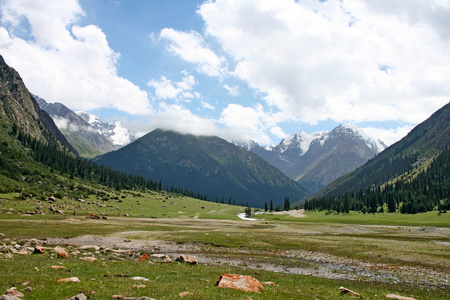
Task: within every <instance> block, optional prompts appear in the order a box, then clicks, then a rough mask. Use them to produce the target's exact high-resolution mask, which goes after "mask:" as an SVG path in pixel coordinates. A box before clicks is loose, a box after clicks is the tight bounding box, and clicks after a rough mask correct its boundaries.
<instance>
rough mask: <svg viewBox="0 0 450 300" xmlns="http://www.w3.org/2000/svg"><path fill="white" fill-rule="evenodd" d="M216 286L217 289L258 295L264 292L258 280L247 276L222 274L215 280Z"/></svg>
mask: <svg viewBox="0 0 450 300" xmlns="http://www.w3.org/2000/svg"><path fill="white" fill-rule="evenodd" d="M216 285H217V286H218V287H219V288H232V289H236V290H241V291H244V292H256V293H259V292H261V291H263V290H264V287H263V286H262V285H261V283H260V282H259V281H258V279H256V278H254V277H252V276H249V275H238V274H226V273H225V274H222V275H220V277H219V280H217V282H216Z"/></svg>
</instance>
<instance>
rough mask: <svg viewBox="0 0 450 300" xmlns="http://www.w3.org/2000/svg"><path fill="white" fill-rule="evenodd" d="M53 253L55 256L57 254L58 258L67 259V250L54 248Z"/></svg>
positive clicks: (58, 247)
mask: <svg viewBox="0 0 450 300" xmlns="http://www.w3.org/2000/svg"><path fill="white" fill-rule="evenodd" d="M53 252H55V253H56V254H58V256H59V257H62V258H68V257H69V254H68V253H67V250H66V249H64V248H63V247H60V246H56V247H55V248H53Z"/></svg>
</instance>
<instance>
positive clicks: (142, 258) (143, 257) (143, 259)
mask: <svg viewBox="0 0 450 300" xmlns="http://www.w3.org/2000/svg"><path fill="white" fill-rule="evenodd" d="M148 259H150V257H149V256H148V254H147V253H145V254H142V255H141V256H139V258H138V260H139V261H146V260H148Z"/></svg>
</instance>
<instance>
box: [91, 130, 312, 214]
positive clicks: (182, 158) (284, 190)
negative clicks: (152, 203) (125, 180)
mask: <svg viewBox="0 0 450 300" xmlns="http://www.w3.org/2000/svg"><path fill="white" fill-rule="evenodd" d="M95 162H96V163H97V164H103V165H105V166H108V167H111V168H113V169H115V170H119V171H122V172H126V173H131V174H136V175H140V176H143V177H146V178H148V179H153V180H159V179H160V180H162V182H163V184H165V185H173V186H174V187H175V188H181V189H182V190H183V192H184V191H185V190H187V191H189V190H192V191H194V192H196V193H202V194H203V195H205V196H207V197H208V199H210V200H212V201H214V200H216V199H220V201H222V199H223V201H225V202H226V203H228V202H231V203H235V204H237V205H241V204H248V205H250V206H253V207H264V204H265V203H268V204H269V203H270V202H271V201H273V205H274V206H276V205H280V206H283V203H284V198H285V197H289V198H290V201H292V202H293V201H298V200H300V199H303V198H305V197H307V196H308V195H309V194H308V193H307V192H306V191H305V190H304V189H303V188H302V187H301V186H300V185H299V184H298V183H296V182H295V181H293V180H292V179H290V178H289V177H287V176H286V175H285V174H283V173H282V172H281V171H279V170H278V169H276V168H275V167H273V166H272V165H270V164H269V163H267V162H266V161H264V160H263V159H261V158H260V157H258V156H257V155H256V154H254V153H252V152H249V151H246V150H244V149H243V148H241V147H238V146H236V145H234V144H232V143H229V142H227V141H225V140H223V139H221V138H218V137H207V136H194V135H189V134H180V133H176V132H173V131H163V130H160V129H157V130H154V131H152V132H150V133H148V134H147V135H145V136H143V137H141V138H140V139H138V140H136V141H134V142H133V143H131V144H129V145H127V146H125V147H122V148H121V149H119V150H117V151H113V152H109V153H106V154H104V155H102V156H100V157H98V158H96V160H95ZM230 199H231V200H230Z"/></svg>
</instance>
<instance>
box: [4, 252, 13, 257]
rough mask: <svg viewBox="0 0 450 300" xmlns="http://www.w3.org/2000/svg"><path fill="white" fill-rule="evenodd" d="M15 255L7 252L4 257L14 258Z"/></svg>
mask: <svg viewBox="0 0 450 300" xmlns="http://www.w3.org/2000/svg"><path fill="white" fill-rule="evenodd" d="M13 257H14V256H13V255H12V254H9V253H8V254H5V256H4V258H13Z"/></svg>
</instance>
